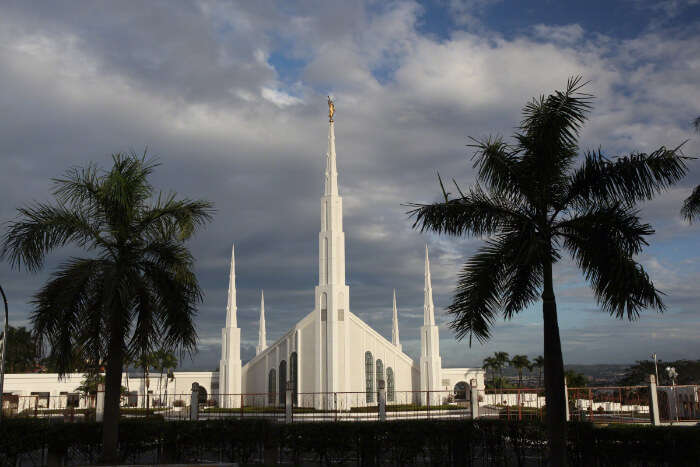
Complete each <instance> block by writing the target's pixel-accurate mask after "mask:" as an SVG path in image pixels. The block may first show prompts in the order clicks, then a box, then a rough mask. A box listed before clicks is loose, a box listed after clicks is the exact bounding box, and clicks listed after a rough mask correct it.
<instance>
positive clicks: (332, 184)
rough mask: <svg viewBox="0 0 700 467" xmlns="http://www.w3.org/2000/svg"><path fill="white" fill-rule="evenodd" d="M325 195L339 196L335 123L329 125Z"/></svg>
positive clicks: (331, 122)
mask: <svg viewBox="0 0 700 467" xmlns="http://www.w3.org/2000/svg"><path fill="white" fill-rule="evenodd" d="M323 194H324V195H326V196H338V167H337V165H336V156H335V130H334V122H333V120H331V121H330V123H329V125H328V152H326V183H325V187H324V191H323Z"/></svg>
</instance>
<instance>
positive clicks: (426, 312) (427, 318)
mask: <svg viewBox="0 0 700 467" xmlns="http://www.w3.org/2000/svg"><path fill="white" fill-rule="evenodd" d="M423 290H424V292H425V296H424V300H423V325H424V326H432V325H434V324H435V306H434V305H433V284H432V281H431V279H430V258H428V245H427V244H426V245H425V288H424V289H423Z"/></svg>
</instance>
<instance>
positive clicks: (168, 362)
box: [154, 348, 177, 405]
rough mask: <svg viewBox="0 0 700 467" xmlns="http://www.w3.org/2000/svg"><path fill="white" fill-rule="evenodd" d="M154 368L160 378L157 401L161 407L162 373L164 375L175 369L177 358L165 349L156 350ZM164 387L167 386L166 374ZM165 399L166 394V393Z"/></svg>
mask: <svg viewBox="0 0 700 467" xmlns="http://www.w3.org/2000/svg"><path fill="white" fill-rule="evenodd" d="M154 357H155V367H156V368H157V369H158V370H159V371H160V378H158V400H159V402H160V404H161V405H163V391H162V389H163V386H162V385H163V373H165V371H166V370H168V372H169V371H170V369H172V368H175V367H176V366H177V357H175V354H174V353H172V352H171V351H169V350H166V349H163V348H161V349H158V350H157V351H156V352H155V354H154ZM166 385H167V374H166ZM166 397H167V393H166Z"/></svg>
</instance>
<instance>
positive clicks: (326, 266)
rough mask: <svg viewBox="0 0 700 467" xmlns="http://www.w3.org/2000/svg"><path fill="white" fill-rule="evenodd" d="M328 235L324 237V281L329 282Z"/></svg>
mask: <svg viewBox="0 0 700 467" xmlns="http://www.w3.org/2000/svg"><path fill="white" fill-rule="evenodd" d="M328 262H329V260H328V237H324V238H323V283H324V284H328Z"/></svg>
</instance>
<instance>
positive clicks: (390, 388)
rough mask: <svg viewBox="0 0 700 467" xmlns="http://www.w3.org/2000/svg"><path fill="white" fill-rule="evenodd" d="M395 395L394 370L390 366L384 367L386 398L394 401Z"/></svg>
mask: <svg viewBox="0 0 700 467" xmlns="http://www.w3.org/2000/svg"><path fill="white" fill-rule="evenodd" d="M394 399H396V395H395V393H394V370H393V369H392V368H391V367H388V368H387V369H386V400H387V401H389V402H394Z"/></svg>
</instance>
